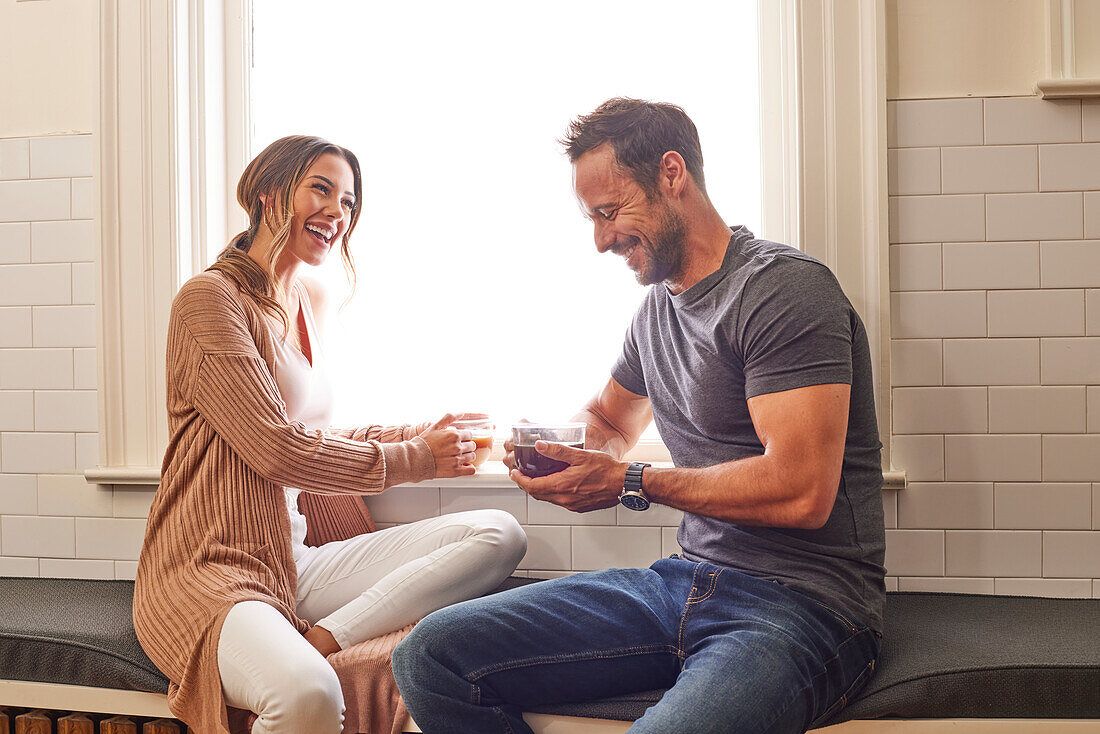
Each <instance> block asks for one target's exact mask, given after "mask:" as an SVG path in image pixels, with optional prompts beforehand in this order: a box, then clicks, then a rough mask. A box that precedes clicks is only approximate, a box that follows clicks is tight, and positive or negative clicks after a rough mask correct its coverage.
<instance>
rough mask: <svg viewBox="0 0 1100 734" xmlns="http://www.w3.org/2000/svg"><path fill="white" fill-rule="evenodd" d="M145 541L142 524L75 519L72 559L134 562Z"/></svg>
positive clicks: (90, 518) (124, 521) (134, 521)
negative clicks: (74, 553) (74, 554)
mask: <svg viewBox="0 0 1100 734" xmlns="http://www.w3.org/2000/svg"><path fill="white" fill-rule="evenodd" d="M144 538H145V521H144V520H129V519H125V520H124V519H118V518H99V517H87V518H85V517H78V518H76V557H77V558H104V559H111V560H118V561H136V560H137V558H138V553H139V552H141V542H142V540H144Z"/></svg>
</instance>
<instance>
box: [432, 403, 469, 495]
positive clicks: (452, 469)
mask: <svg viewBox="0 0 1100 734" xmlns="http://www.w3.org/2000/svg"><path fill="white" fill-rule="evenodd" d="M456 418H457V416H456V415H454V414H453V413H447V414H446V415H444V416H443V417H442V418H440V419H439V420H437V421H436V422H435V423H433V424H431V425H430V426H428V428H427V429H425V430H424V431H423V432H421V434H420V437H421V438H423V439H424V440H425V441H426V442H427V444H428V448H430V449H431V450H432V457H433V458H434V459H435V476H436V479H443V478H446V477H467V476H470V475H471V474H474V473H476V472H477V467H475V466H474V450H475V449H476V448H477V446H475V445H474V442H473V440H471V439H472V435H471V434H470V432H469V431H459V430H456V429H454V428H448V426H450V425H451V424H452V423H454V421H455V419H456Z"/></svg>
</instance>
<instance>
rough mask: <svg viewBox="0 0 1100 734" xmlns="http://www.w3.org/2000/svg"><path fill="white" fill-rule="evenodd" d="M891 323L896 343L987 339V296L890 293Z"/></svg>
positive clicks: (982, 294)
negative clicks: (967, 338)
mask: <svg viewBox="0 0 1100 734" xmlns="http://www.w3.org/2000/svg"><path fill="white" fill-rule="evenodd" d="M890 320H891V322H892V330H893V331H892V335H893V337H894V338H895V339H941V338H945V337H946V338H950V337H976V336H985V334H986V324H985V321H986V310H985V292H984V291H950V292H944V293H927V292H921V293H891V294H890Z"/></svg>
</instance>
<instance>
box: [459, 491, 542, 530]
mask: <svg viewBox="0 0 1100 734" xmlns="http://www.w3.org/2000/svg"><path fill="white" fill-rule="evenodd" d="M439 493H440V502H441V508H440V510H441V512H442V513H443V514H444V515H446V514H447V513H450V512H466V511H467V510H504V511H505V512H507V513H509V514H511V515H512V517H514V518H516V521H517V522H519V523H520V524H521V525H523V524H525V523H526V522H527V495H526V494H525V493H524V491H523V490H522V489H520V488H519V487H511V488H507V489H481V488H476V487H440V489H439Z"/></svg>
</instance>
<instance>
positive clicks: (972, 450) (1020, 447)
mask: <svg viewBox="0 0 1100 734" xmlns="http://www.w3.org/2000/svg"><path fill="white" fill-rule="evenodd" d="M944 452H945V454H946V456H945V460H944V464H945V467H944V476H945V477H946V478H947V481H949V482H990V481H1002V482H1033V481H1039V480H1040V479H1042V478H1043V477H1042V442H1041V441H1040V437H1039V436H1032V435H1026V436H1012V435H1003V434H994V435H990V436H977V435H973V436H944ZM952 575H954V574H952ZM963 575H965V574H963Z"/></svg>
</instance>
